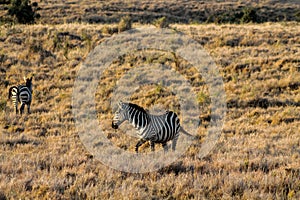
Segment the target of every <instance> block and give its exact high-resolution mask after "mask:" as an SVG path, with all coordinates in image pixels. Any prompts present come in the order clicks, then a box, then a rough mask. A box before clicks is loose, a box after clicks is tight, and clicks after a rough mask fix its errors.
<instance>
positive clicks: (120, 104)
mask: <svg viewBox="0 0 300 200" xmlns="http://www.w3.org/2000/svg"><path fill="white" fill-rule="evenodd" d="M122 105H123V101H122V100H120V101H119V102H118V106H119V108H122Z"/></svg>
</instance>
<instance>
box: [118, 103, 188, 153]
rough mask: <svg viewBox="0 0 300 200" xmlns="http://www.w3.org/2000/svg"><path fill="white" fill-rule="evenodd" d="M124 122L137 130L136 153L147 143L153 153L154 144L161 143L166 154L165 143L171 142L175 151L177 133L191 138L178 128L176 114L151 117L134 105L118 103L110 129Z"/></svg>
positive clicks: (170, 112) (169, 113)
mask: <svg viewBox="0 0 300 200" xmlns="http://www.w3.org/2000/svg"><path fill="white" fill-rule="evenodd" d="M126 120H128V121H129V122H130V123H131V124H132V125H133V126H134V127H135V128H136V129H137V134H138V136H139V137H140V139H139V141H138V143H137V144H136V146H135V151H136V153H138V149H139V147H140V146H141V145H142V144H144V143H145V142H147V141H149V142H150V147H151V151H154V146H155V143H161V144H162V146H163V149H164V151H165V152H166V151H168V146H167V142H168V141H170V140H172V150H173V151H175V149H176V144H177V140H178V137H179V132H183V133H184V134H186V135H188V136H190V137H193V135H191V134H189V133H188V132H186V131H185V130H184V129H183V128H182V127H181V126H180V122H179V119H178V117H177V114H176V113H174V112H172V111H166V113H165V114H162V115H152V114H150V113H148V111H146V110H144V108H142V107H140V106H138V105H136V104H133V103H125V102H119V103H118V109H117V111H116V112H115V114H114V117H113V120H112V128H114V129H118V127H119V126H120V125H121V124H122V123H123V122H124V121H126Z"/></svg>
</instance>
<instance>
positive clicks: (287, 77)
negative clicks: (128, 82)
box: [0, 0, 300, 199]
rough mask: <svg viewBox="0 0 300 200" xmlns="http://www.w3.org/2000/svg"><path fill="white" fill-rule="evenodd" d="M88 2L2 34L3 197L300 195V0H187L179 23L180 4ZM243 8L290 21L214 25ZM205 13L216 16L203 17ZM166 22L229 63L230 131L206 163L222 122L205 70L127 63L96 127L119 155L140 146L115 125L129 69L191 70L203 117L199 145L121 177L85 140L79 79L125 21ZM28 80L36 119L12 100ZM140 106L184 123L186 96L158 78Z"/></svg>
mask: <svg viewBox="0 0 300 200" xmlns="http://www.w3.org/2000/svg"><path fill="white" fill-rule="evenodd" d="M87 2H88V1H87V0H86V1H82V2H81V3H78V2H71V1H65V2H64V3H62V2H54V1H53V2H52V1H44V0H43V1H41V2H39V6H40V7H41V9H40V10H39V13H40V14H41V18H40V19H38V20H37V21H36V23H35V24H31V25H21V24H5V23H4V24H2V25H1V27H0V84H1V87H0V94H1V96H0V199H299V198H300V178H299V177H300V88H299V86H300V24H299V22H297V20H292V16H293V15H292V14H291V13H293V12H294V10H295V9H298V10H299V5H298V4H297V2H296V1H295V2H293V1H291V3H290V4H287V3H280V2H281V1H262V3H261V4H259V1H257V2H258V3H257V2H256V4H254V3H253V1H232V2H231V3H228V2H225V1H224V2H223V1H208V2H204V1H203V2H202V3H201V2H200V3H199V2H198V1H197V2H196V3H195V2H194V1H190V2H194V4H192V3H190V4H189V2H188V1H180V2H181V3H182V7H183V8H184V9H183V10H185V9H186V10H189V12H186V13H185V15H183V14H181V15H180V17H177V18H176V16H179V14H178V15H176V12H178V13H180V12H179V10H180V9H179V8H178V7H179V5H180V3H176V2H175V3H174V2H173V1H170V2H168V3H169V4H171V5H172V6H166V5H169V4H168V3H166V2H163V1H151V2H150V1H138V2H131V1H128V2H130V3H128V2H127V1H124V2H121V1H108V2H107V3H105V2H104V1H103V2H102V1H100V3H99V4H97V6H92V3H95V2H93V1H92V0H91V2H90V4H88V3H87ZM282 2H283V1H282ZM95 5H96V4H95ZM134 5H135V6H136V7H137V8H135V9H133V8H134ZM191 5H198V7H193V6H192V7H191ZM176 6H177V7H176ZM243 6H254V7H255V6H261V9H260V10H259V12H258V14H261V16H262V17H264V18H266V19H267V13H268V11H270V12H271V11H272V13H277V14H278V13H279V14H278V16H279V17H277V18H274V15H272V17H270V19H271V20H270V22H261V23H239V24H229V23H225V24H224V23H221V24H220V23H214V22H216V21H214V20H212V22H211V21H210V20H211V19H212V18H214V15H213V14H214V12H213V11H214V9H213V8H216V9H217V12H216V13H218V12H220V13H222V12H223V11H222V9H223V10H226V9H228V8H232V9H233V10H238V9H242V7H243ZM81 8H84V9H81ZM167 8H168V9H169V10H168V9H167ZM172 9H173V10H172ZM197 9H203V11H205V10H208V11H210V12H207V13H206V12H203V13H202V14H203V15H202V17H199V18H196V17H195V16H198V15H196V14H195V13H197V12H196V11H197ZM77 11H78V12H77ZM275 11H276V12H275ZM289 11H291V12H289ZM81 12H82V13H81ZM3 13H5V10H4V9H1V14H3ZM78 13H80V15H79V14H78ZM91 13H92V15H91ZM100 13H102V15H100ZM167 13H169V14H168V15H167ZM170 13H171V14H170ZM51 14H52V15H51ZM98 14H99V15H98ZM164 14H165V15H166V17H167V19H169V28H170V29H173V30H174V31H178V32H181V33H183V34H186V35H187V36H189V37H191V38H192V39H194V40H196V41H197V42H199V43H200V44H201V45H202V46H203V48H204V49H205V51H206V52H207V53H208V54H209V55H210V56H211V57H212V59H213V60H214V61H215V63H216V65H217V66H218V69H219V73H220V75H221V77H222V79H223V82H224V89H225V92H226V105H227V110H226V118H225V121H224V125H223V129H222V132H221V135H220V138H219V140H218V142H217V143H216V145H215V147H214V149H213V150H212V151H211V152H210V153H209V154H208V155H207V156H205V157H204V158H201V159H199V158H198V154H199V153H200V152H199V151H200V148H201V144H203V143H204V142H205V139H206V136H207V130H208V128H209V126H210V120H211V119H212V116H211V110H210V106H211V99H210V94H209V90H208V86H207V85H206V83H205V79H204V78H203V77H202V76H201V74H199V73H198V72H197V71H196V70H195V68H194V67H193V66H192V65H191V64H190V63H188V62H187V61H186V60H184V59H182V58H180V57H177V56H176V55H174V54H173V53H170V52H162V51H154V50H149V51H146V50H145V51H137V52H131V53H128V54H126V55H124V56H122V57H117V58H116V59H115V60H114V62H113V63H112V64H111V66H110V67H109V68H108V69H106V70H105V71H104V73H103V76H102V77H101V79H100V80H99V84H98V87H97V89H96V91H97V92H96V94H95V99H96V110H97V116H98V119H97V120H98V121H99V124H101V126H102V127H103V130H104V134H105V135H106V137H107V138H108V139H109V140H110V141H111V142H112V144H113V145H115V146H116V147H118V148H121V149H123V150H126V151H129V152H134V146H135V144H136V142H137V141H138V139H137V138H135V137H131V136H129V135H127V134H124V133H123V132H122V131H115V130H113V129H112V128H111V120H112V117H113V109H112V107H111V97H112V93H113V91H114V88H115V87H116V84H117V81H118V79H120V78H121V77H123V76H124V75H125V74H126V72H128V71H129V70H130V69H134V68H135V67H138V66H142V65H144V64H147V65H152V64H153V65H156V64H162V65H166V66H169V67H170V68H172V69H174V70H176V71H178V72H180V73H181V74H182V75H183V76H184V77H185V78H186V79H187V80H189V82H190V84H191V86H192V87H193V92H194V93H195V94H196V100H197V103H198V105H199V109H200V110H201V113H200V114H199V119H200V121H201V124H200V125H199V128H198V131H197V132H196V133H193V134H194V135H196V137H195V140H194V141H193V143H192V145H191V146H190V147H189V148H188V150H187V151H186V152H185V153H184V154H183V155H182V156H181V157H180V158H179V159H178V160H176V161H175V162H174V163H172V164H170V165H168V166H165V167H163V168H161V169H159V170H157V171H154V172H148V173H127V172H122V171H118V170H115V169H112V168H110V167H109V166H106V165H104V164H103V163H102V162H101V161H99V160H98V159H97V158H96V157H95V155H93V153H91V152H89V151H88V150H87V148H86V147H85V146H84V144H83V143H82V141H81V139H80V137H79V134H78V130H77V129H76V126H75V121H74V116H73V113H72V95H73V89H74V82H75V80H76V77H77V76H78V72H79V70H80V67H81V64H82V63H83V62H84V61H85V59H86V58H87V56H88V54H89V53H90V52H91V51H92V50H93V49H94V48H95V47H96V46H98V45H100V44H101V43H102V42H103V41H105V40H106V39H107V38H110V37H112V36H113V35H116V34H121V33H120V32H121V31H122V27H121V28H120V26H122V24H121V23H118V19H121V18H122V17H123V16H130V17H131V19H132V20H133V22H134V23H133V24H132V28H140V27H151V26H153V27H155V25H156V26H159V25H157V24H158V23H160V21H157V20H156V18H158V19H161V17H163V16H164ZM2 16H4V15H2ZM149 16H150V17H149ZM185 16H186V17H187V19H186V18H184V17H185ZM211 16H212V17H211ZM222 16H223V17H224V15H222ZM280 16H281V17H282V18H280ZM284 16H285V18H284ZM193 18H195V19H197V20H198V22H195V21H193ZM202 18H203V19H205V20H204V22H202V21H201V20H202ZM139 19H141V20H140V21H139ZM145 19H147V20H150V21H147V20H146V21H145ZM208 19H209V20H208ZM151 20H152V21H151ZM200 22H201V23H200ZM23 76H27V77H29V76H33V102H32V106H31V107H32V108H31V114H27V113H26V112H25V114H24V115H22V116H20V115H16V114H15V111H14V108H13V104H12V102H11V101H9V100H8V99H7V97H8V89H9V87H10V86H12V85H16V84H19V83H23ZM131 78H132V81H134V78H135V77H131ZM158 78H159V79H161V78H163V77H158ZM83 92H84V91H83ZM187 98H188V97H187ZM130 100H131V101H132V102H133V103H137V104H139V105H141V106H143V107H145V108H151V106H154V105H160V106H161V107H163V108H166V109H170V110H174V111H176V112H177V113H179V115H180V109H181V108H180V105H179V103H178V98H177V97H176V95H174V94H173V93H172V92H171V91H170V89H169V88H167V87H164V86H163V85H161V84H160V83H159V82H158V83H157V84H149V85H147V84H145V85H142V86H140V87H139V88H138V89H137V90H136V91H135V93H133V94H132V96H131V99H130ZM183 126H184V124H183ZM180 141H181V139H180V138H179V140H178V143H180ZM97 142H101V141H97ZM159 150H161V147H159V145H157V151H159ZM149 151H150V150H149V145H147V144H145V145H144V146H142V147H141V153H147V152H149ZM98 153H99V152H98ZM100 153H101V152H100Z"/></svg>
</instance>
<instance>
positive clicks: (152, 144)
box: [150, 141, 155, 151]
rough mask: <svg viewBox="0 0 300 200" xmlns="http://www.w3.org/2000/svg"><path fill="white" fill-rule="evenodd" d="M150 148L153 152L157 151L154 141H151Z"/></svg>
mask: <svg viewBox="0 0 300 200" xmlns="http://www.w3.org/2000/svg"><path fill="white" fill-rule="evenodd" d="M150 147H151V151H154V150H155V143H154V142H153V141H150Z"/></svg>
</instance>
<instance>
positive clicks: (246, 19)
mask: <svg viewBox="0 0 300 200" xmlns="http://www.w3.org/2000/svg"><path fill="white" fill-rule="evenodd" d="M242 12H243V16H242V18H241V23H242V24H243V23H250V22H255V23H256V22H258V17H257V14H256V10H255V9H254V8H244V9H243V11H242Z"/></svg>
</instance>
